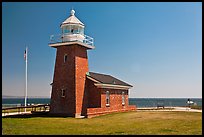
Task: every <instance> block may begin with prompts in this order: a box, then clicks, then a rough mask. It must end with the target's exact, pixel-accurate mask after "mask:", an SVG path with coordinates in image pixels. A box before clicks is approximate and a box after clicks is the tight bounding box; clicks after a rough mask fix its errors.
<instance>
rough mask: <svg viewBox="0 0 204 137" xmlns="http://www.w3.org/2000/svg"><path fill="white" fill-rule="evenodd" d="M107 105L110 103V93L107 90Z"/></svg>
mask: <svg viewBox="0 0 204 137" xmlns="http://www.w3.org/2000/svg"><path fill="white" fill-rule="evenodd" d="M106 105H110V93H109V91H106Z"/></svg>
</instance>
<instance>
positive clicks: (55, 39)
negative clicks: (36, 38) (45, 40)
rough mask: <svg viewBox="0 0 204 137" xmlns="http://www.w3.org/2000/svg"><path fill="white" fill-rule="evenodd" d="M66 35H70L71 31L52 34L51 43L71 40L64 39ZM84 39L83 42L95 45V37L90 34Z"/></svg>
mask: <svg viewBox="0 0 204 137" xmlns="http://www.w3.org/2000/svg"><path fill="white" fill-rule="evenodd" d="M65 35H70V34H69V33H68V34H57V35H51V36H50V43H51V44H54V43H61V42H69V41H68V40H67V41H62V38H63V37H64V36H65ZM84 37H85V38H84V40H83V43H85V44H87V45H90V46H94V39H93V38H92V37H90V36H88V35H84Z"/></svg>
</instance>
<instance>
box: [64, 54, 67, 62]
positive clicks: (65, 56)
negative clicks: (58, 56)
mask: <svg viewBox="0 0 204 137" xmlns="http://www.w3.org/2000/svg"><path fill="white" fill-rule="evenodd" d="M66 61H67V54H65V55H64V63H65V62H66Z"/></svg>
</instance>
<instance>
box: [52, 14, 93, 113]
mask: <svg viewBox="0 0 204 137" xmlns="http://www.w3.org/2000/svg"><path fill="white" fill-rule="evenodd" d="M74 14H75V11H74V10H71V15H70V16H69V18H67V19H66V20H65V21H64V22H63V23H62V24H61V26H60V27H61V29H62V34H60V35H58V36H60V37H59V39H60V41H55V40H54V38H55V36H54V35H52V37H51V43H50V44H49V46H51V47H54V48H56V49H57V54H56V61H55V70H54V77H53V83H52V94H51V102H50V114H54V115H63V116H75V117H81V114H82V105H83V98H84V96H85V95H84V90H85V79H86V73H87V72H88V71H89V69H88V58H87V50H88V49H93V48H94V46H93V38H91V37H89V36H86V35H84V24H83V23H82V22H81V21H79V20H78V19H77V18H76V16H75V15H74Z"/></svg>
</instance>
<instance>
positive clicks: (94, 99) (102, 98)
mask: <svg viewBox="0 0 204 137" xmlns="http://www.w3.org/2000/svg"><path fill="white" fill-rule="evenodd" d="M88 85H89V86H88V91H89V92H88V108H87V113H86V116H87V117H88V118H90V117H94V116H98V115H102V114H107V113H112V112H123V111H133V110H136V106H135V105H129V104H128V102H129V101H128V90H120V89H102V88H97V87H96V86H94V82H93V81H91V80H88ZM106 91H109V93H110V106H106ZM122 91H124V93H125V104H124V105H123V104H122ZM94 107H95V108H94Z"/></svg>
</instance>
